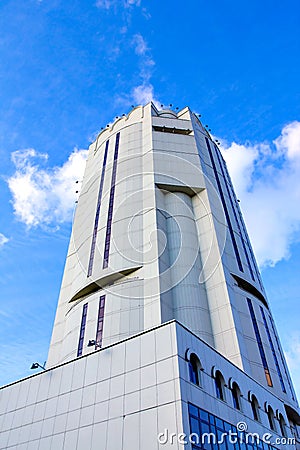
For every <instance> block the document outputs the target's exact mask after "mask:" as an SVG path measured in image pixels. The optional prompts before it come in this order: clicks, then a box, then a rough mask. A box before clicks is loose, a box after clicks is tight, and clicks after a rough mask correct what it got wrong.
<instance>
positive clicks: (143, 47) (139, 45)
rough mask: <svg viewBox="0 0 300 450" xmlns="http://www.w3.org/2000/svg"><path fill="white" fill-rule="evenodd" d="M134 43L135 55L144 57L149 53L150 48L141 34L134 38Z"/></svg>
mask: <svg viewBox="0 0 300 450" xmlns="http://www.w3.org/2000/svg"><path fill="white" fill-rule="evenodd" d="M132 42H133V44H134V46H135V53H136V54H137V55H144V54H145V53H146V52H147V50H148V47H147V44H146V41H145V39H144V38H143V36H142V35H141V34H140V33H137V34H135V35H134V36H133V39H132Z"/></svg>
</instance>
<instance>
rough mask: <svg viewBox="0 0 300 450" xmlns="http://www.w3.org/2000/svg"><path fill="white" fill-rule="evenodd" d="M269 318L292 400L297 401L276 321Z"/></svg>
mask: <svg viewBox="0 0 300 450" xmlns="http://www.w3.org/2000/svg"><path fill="white" fill-rule="evenodd" d="M269 318H270V322H271V326H272V330H273V334H274V336H275V340H276V344H277V348H278V351H279V355H280V359H281V364H282V366H283V368H284V373H285V376H286V379H287V381H288V384H289V388H290V391H291V394H292V399H293V400H295V395H294V390H293V386H292V382H291V380H290V377H289V373H288V369H287V366H286V362H285V359H284V356H283V353H282V349H281V347H280V343H279V339H278V336H277V333H276V329H275V324H274V321H273V318H272V316H269Z"/></svg>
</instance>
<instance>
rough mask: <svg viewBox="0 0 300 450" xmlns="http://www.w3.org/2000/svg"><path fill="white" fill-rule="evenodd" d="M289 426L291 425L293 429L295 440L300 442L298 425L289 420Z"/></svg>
mask: <svg viewBox="0 0 300 450" xmlns="http://www.w3.org/2000/svg"><path fill="white" fill-rule="evenodd" d="M289 424H290V429H291V433H292V435H293V436H294V438H295V439H297V440H298V439H299V433H298V429H297V425H296V424H295V422H293V421H292V420H291V419H290V420H289Z"/></svg>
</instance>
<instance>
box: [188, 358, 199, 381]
mask: <svg viewBox="0 0 300 450" xmlns="http://www.w3.org/2000/svg"><path fill="white" fill-rule="evenodd" d="M200 370H201V364H200V361H199V358H198V356H197V355H195V353H191V356H190V360H189V374H190V381H191V382H192V383H194V384H196V385H197V386H200Z"/></svg>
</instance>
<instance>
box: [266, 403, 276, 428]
mask: <svg viewBox="0 0 300 450" xmlns="http://www.w3.org/2000/svg"><path fill="white" fill-rule="evenodd" d="M267 416H268V421H269V425H270V428H271V430H273V431H276V427H275V416H274V411H273V409H272V408H271V406H270V405H268V407H267Z"/></svg>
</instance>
